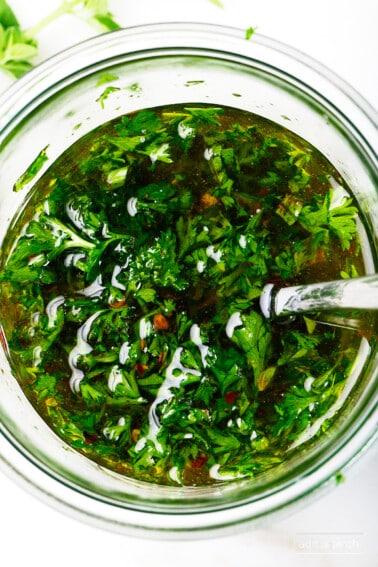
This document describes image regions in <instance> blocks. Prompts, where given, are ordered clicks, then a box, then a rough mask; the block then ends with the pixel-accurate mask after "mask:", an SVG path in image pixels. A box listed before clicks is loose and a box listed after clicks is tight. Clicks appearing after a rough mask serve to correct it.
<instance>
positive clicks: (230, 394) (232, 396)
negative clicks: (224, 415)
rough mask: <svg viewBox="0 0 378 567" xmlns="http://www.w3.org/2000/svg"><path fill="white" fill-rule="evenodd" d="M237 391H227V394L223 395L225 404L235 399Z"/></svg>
mask: <svg viewBox="0 0 378 567" xmlns="http://www.w3.org/2000/svg"><path fill="white" fill-rule="evenodd" d="M238 395H239V393H238V392H227V394H226V395H225V400H226V403H227V404H232V403H233V402H234V401H235V399H236V398H237V397H238Z"/></svg>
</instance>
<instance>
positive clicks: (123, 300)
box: [109, 299, 126, 309]
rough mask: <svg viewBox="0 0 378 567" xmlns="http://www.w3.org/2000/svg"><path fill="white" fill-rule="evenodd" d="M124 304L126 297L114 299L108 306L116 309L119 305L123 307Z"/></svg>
mask: <svg viewBox="0 0 378 567" xmlns="http://www.w3.org/2000/svg"><path fill="white" fill-rule="evenodd" d="M125 305H126V299H116V300H115V301H113V303H110V305H109V307H111V308H112V309H118V308H119V307H124V306H125Z"/></svg>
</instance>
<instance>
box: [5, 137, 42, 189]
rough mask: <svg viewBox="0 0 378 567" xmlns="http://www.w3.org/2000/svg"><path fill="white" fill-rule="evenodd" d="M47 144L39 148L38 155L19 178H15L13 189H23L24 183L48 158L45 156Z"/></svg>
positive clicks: (28, 181)
mask: <svg viewBox="0 0 378 567" xmlns="http://www.w3.org/2000/svg"><path fill="white" fill-rule="evenodd" d="M48 147H49V146H46V147H45V148H43V150H41V151H40V152H39V154H38V156H37V157H36V158H35V160H33V162H32V163H31V164H30V165H29V167H28V169H27V170H26V171H25V173H23V174H22V175H21V176H20V177H19V179H17V181H16V183H15V184H14V188H13V190H14V191H20V189H23V188H24V187H25V185H27V184H28V183H30V182H31V181H32V180H33V179H34V178H35V176H36V175H37V174H38V173H39V172H40V170H41V169H42V167H43V165H44V163H45V162H46V161H47V160H48V159H49V158H48V156H47V153H46V152H47V149H48Z"/></svg>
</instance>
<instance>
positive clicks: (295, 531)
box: [0, 0, 378, 567]
mask: <svg viewBox="0 0 378 567" xmlns="http://www.w3.org/2000/svg"><path fill="white" fill-rule="evenodd" d="M59 3H60V0H48V1H47V0H45V1H44V0H33V1H31V0H10V4H11V5H12V7H13V9H14V10H15V12H16V14H17V16H18V18H19V19H20V21H21V23H22V25H23V26H24V27H28V26H30V25H32V24H34V23H36V22H37V21H39V19H40V18H41V17H42V16H43V15H44V14H47V13H48V12H50V11H51V10H52V9H53V8H54V7H55V6H57V5H59ZM223 4H224V9H220V8H217V7H216V6H214V5H213V4H211V3H210V1H209V0H110V7H111V11H112V12H113V14H114V15H115V17H116V19H117V20H118V21H119V22H120V23H121V24H122V25H123V26H129V25H137V24H146V23H151V22H158V21H159V22H162V21H180V20H181V21H202V22H212V23H218V24H226V25H232V26H236V27H239V28H242V29H246V28H248V27H250V26H257V28H258V31H259V32H260V33H262V34H264V35H268V36H271V37H274V38H276V39H279V40H281V41H284V42H286V43H288V44H291V45H292V46H294V47H296V48H298V49H300V50H302V51H303V52H305V53H307V54H309V55H311V56H313V57H315V58H316V59H318V60H319V61H321V62H323V63H325V64H326V65H328V66H329V67H330V68H331V69H332V70H334V71H335V73H337V74H339V75H340V76H342V77H343V78H344V79H346V80H347V81H348V82H349V83H350V84H351V85H352V86H353V87H355V88H356V89H357V90H358V91H360V93H361V94H362V95H364V96H365V98H367V99H368V100H369V101H370V103H371V104H373V105H374V106H376V107H377V106H378V89H377V84H378V76H377V75H378V73H377V55H378V34H377V31H376V26H377V21H378V2H377V1H376V0H359V1H355V0H314V1H312V0H311V1H307V2H306V1H305V0H286V1H284V0H260V1H259V2H257V1H253V0H223ZM93 34H94V32H93V29H92V28H89V27H87V25H86V24H84V23H82V22H79V21H77V20H75V19H73V18H69V17H66V18H62V19H61V20H59V21H58V22H57V23H55V24H53V25H52V26H50V27H49V28H48V29H47V30H45V31H44V32H43V33H42V34H41V35H40V36H39V40H40V56H39V60H42V59H45V58H46V57H49V56H50V55H53V54H54V53H55V52H56V51H58V50H60V49H62V48H64V47H68V46H69V45H71V44H72V43H74V42H77V41H79V40H81V39H85V38H87V37H90V36H91V35H93ZM10 82H11V79H9V78H7V77H5V76H4V75H1V76H0V89H2V90H4V89H5V88H6V87H7V85H8V84H10ZM377 465H378V456H377V455H376V453H375V455H374V454H371V453H370V455H368V457H367V458H365V459H364V460H363V462H362V463H360V464H359V465H358V466H357V467H356V466H355V467H354V468H353V469H352V470H351V471H348V473H347V477H346V481H345V482H344V483H343V484H341V485H340V486H338V487H337V488H336V489H335V490H334V491H333V492H331V493H329V494H327V495H326V496H324V497H323V498H322V499H320V500H318V501H316V502H315V503H313V504H311V505H310V506H308V507H307V508H305V509H304V510H301V511H300V512H297V513H296V514H294V515H292V516H291V517H290V518H288V519H286V520H284V521H281V522H279V523H277V524H275V525H272V526H269V527H267V528H265V529H263V530H262V529H260V530H257V531H251V530H250V531H248V532H245V533H243V534H239V535H233V536H229V537H227V538H223V539H217V540H213V539H208V540H203V541H197V542H157V541H150V540H148V541H141V540H136V539H131V538H126V537H123V536H119V535H115V534H112V533H108V532H103V531H100V530H98V529H96V528H93V527H90V526H87V525H83V524H81V523H79V522H77V521H75V520H72V519H71V518H67V517H66V516H64V515H62V514H60V513H59V512H56V511H55V510H52V509H50V508H49V507H47V506H46V505H45V504H43V503H40V502H39V501H38V500H36V499H35V498H34V497H33V496H30V495H29V494H27V493H25V492H24V491H23V490H22V489H21V488H20V487H19V486H17V485H16V484H14V482H13V481H11V480H9V479H8V478H7V477H5V476H4V475H3V474H0V510H1V513H0V565H1V566H2V567H13V566H16V565H17V566H19V565H27V564H28V565H32V566H34V565H38V566H39V567H47V566H53V567H60V566H63V565H64V566H68V565H72V566H75V567H76V566H79V565H84V564H85V565H88V566H89V565H90V566H91V567H99V566H100V565H107V566H110V565H116V566H117V567H126V566H127V567H142V566H147V565H149V564H151V565H153V566H154V567H161V566H163V565H164V566H168V567H170V566H173V565H180V567H189V566H190V567H192V566H193V565H198V566H201V567H202V565H203V566H205V567H206V566H209V567H215V566H216V567H223V566H225V567H229V566H234V565H235V566H236V565H240V564H241V565H243V566H246V567H249V566H252V565H256V566H258V567H265V566H276V565H277V566H278V565H279V566H280V567H286V566H289V565H290V567H297V566H298V567H302V566H304V567H306V566H307V565H309V566H316V567H317V566H321V567H322V566H331V567H332V566H346V567H349V566H357V565H358V566H359V567H376V566H377V565H378V538H377V534H378V530H377V527H378V525H377V513H376V506H377V504H378V497H377V496H378V494H377V483H376V471H377Z"/></svg>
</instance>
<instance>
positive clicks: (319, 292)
mask: <svg viewBox="0 0 378 567" xmlns="http://www.w3.org/2000/svg"><path fill="white" fill-rule="evenodd" d="M260 308H261V311H262V313H263V315H264V316H265V317H266V318H267V319H273V318H275V317H280V316H282V315H292V314H295V313H308V312H311V311H329V310H332V309H336V310H338V309H378V274H372V275H370V276H365V277H362V278H351V279H346V280H336V281H331V282H321V283H316V284H309V285H297V286H292V287H286V288H281V289H275V288H274V285H273V284H267V285H266V286H265V287H264V288H263V292H262V295H261V297H260Z"/></svg>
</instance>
